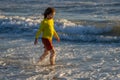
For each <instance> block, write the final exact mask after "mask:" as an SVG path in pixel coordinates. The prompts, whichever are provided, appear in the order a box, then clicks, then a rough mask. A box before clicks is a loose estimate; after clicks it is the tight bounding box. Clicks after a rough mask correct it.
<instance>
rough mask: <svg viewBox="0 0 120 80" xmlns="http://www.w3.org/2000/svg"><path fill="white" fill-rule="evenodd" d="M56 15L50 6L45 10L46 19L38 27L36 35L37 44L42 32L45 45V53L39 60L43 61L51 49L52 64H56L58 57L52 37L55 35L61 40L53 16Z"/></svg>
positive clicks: (35, 42)
mask: <svg viewBox="0 0 120 80" xmlns="http://www.w3.org/2000/svg"><path fill="white" fill-rule="evenodd" d="M54 15H55V9H54V8H51V7H48V8H47V9H46V10H45V12H44V19H43V21H42V22H41V24H40V28H39V29H38V31H37V33H36V37H35V41H34V44H35V45H36V44H37V43H38V38H39V35H40V34H41V33H42V43H43V45H44V48H45V50H44V53H43V54H42V56H41V57H40V59H39V61H38V62H41V61H42V60H43V59H44V58H45V57H46V56H47V55H48V54H49V53H48V52H49V51H50V53H51V54H50V64H51V65H54V64H55V59H56V53H55V50H54V47H53V44H52V38H53V36H54V37H55V38H56V39H57V41H58V42H59V41H60V38H59V36H58V34H57V32H56V31H55V29H54V20H53V17H54Z"/></svg>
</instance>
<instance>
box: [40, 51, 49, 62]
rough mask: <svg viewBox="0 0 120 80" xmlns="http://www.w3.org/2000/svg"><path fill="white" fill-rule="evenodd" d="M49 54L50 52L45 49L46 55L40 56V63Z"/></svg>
mask: <svg viewBox="0 0 120 80" xmlns="http://www.w3.org/2000/svg"><path fill="white" fill-rule="evenodd" d="M48 54H49V53H48V50H47V49H45V50H44V53H43V54H42V55H41V56H40V60H39V61H38V62H41V61H42V60H43V59H44V58H45V57H46V56H47V55H48Z"/></svg>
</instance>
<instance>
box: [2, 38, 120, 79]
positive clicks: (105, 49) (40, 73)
mask: <svg viewBox="0 0 120 80" xmlns="http://www.w3.org/2000/svg"><path fill="white" fill-rule="evenodd" d="M28 39H29V38H24V39H17V40H16V39H7V38H4V39H2V41H0V49H1V50H2V51H0V57H1V58H0V73H2V74H0V79H1V80H3V79H4V80H54V79H56V80H119V79H120V55H119V53H120V47H119V46H120V44H119V43H108V44H107V43H105V44H104V43H79V42H77V43H76V42H69V41H61V42H60V43H57V42H56V41H54V46H55V49H56V53H57V60H56V65H55V66H50V65H49V57H46V59H45V60H44V61H43V62H42V63H41V64H39V65H34V64H35V62H36V61H37V60H38V58H39V56H40V55H41V54H42V52H43V45H42V44H41V42H40V43H39V45H37V46H34V45H33V39H29V40H28Z"/></svg>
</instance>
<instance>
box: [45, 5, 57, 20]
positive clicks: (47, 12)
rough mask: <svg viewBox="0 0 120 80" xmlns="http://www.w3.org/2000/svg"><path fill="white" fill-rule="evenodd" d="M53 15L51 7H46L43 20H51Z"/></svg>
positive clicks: (53, 11)
mask: <svg viewBox="0 0 120 80" xmlns="http://www.w3.org/2000/svg"><path fill="white" fill-rule="evenodd" d="M54 15H55V9H54V8H52V7H48V8H47V9H46V10H45V12H44V19H45V18H48V19H51V18H53V17H54Z"/></svg>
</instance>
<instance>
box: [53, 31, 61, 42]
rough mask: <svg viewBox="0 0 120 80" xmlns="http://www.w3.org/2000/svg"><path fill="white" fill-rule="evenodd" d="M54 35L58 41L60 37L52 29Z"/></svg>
mask: <svg viewBox="0 0 120 80" xmlns="http://www.w3.org/2000/svg"><path fill="white" fill-rule="evenodd" d="M54 37H55V38H56V39H57V41H58V42H60V38H59V36H58V34H57V32H56V31H55V30H54Z"/></svg>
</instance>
